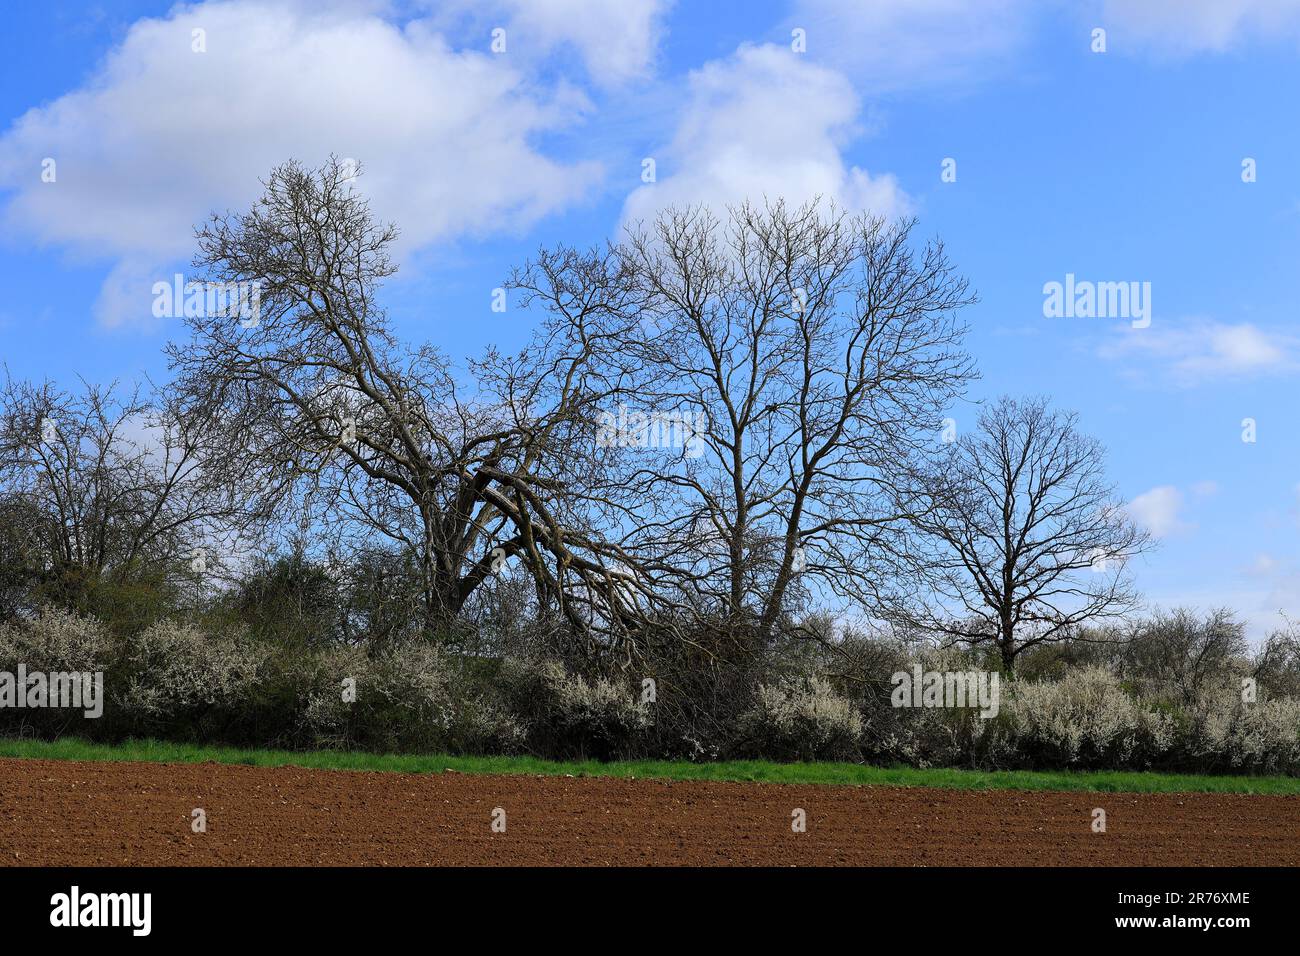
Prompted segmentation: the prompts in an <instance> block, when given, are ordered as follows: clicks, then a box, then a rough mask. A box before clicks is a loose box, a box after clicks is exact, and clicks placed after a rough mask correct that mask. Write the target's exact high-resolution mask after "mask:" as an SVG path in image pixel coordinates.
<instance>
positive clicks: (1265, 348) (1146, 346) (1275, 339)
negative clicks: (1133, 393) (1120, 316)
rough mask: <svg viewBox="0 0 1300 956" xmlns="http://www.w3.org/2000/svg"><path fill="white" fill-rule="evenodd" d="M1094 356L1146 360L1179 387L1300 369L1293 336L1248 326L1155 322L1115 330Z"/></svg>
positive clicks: (1299, 351) (1299, 354)
mask: <svg viewBox="0 0 1300 956" xmlns="http://www.w3.org/2000/svg"><path fill="white" fill-rule="evenodd" d="M1098 354H1099V355H1100V356H1101V357H1102V358H1107V359H1116V360H1122V361H1123V360H1134V359H1145V360H1148V361H1152V362H1154V363H1156V365H1157V367H1158V368H1161V369H1162V370H1163V371H1164V372H1165V374H1167V375H1168V376H1170V377H1171V378H1172V379H1173V380H1174V381H1175V382H1177V383H1178V384H1180V385H1196V384H1199V383H1201V382H1204V381H1206V380H1209V379H1216V378H1233V377H1237V376H1241V375H1252V376H1258V375H1263V374H1269V373H1277V372H1286V371H1292V370H1295V369H1296V368H1298V367H1300V343H1297V340H1296V338H1295V337H1294V336H1291V335H1286V334H1283V333H1280V332H1275V331H1272V330H1269V329H1261V328H1259V327H1258V326H1255V325H1252V324H1250V323H1239V324H1236V325H1232V324H1225V323H1219V322H1189V323H1184V324H1182V325H1169V324H1168V323H1161V322H1159V321H1157V322H1153V323H1152V324H1151V326H1150V327H1148V328H1145V329H1131V328H1126V329H1122V330H1120V331H1119V332H1117V333H1116V336H1115V337H1114V338H1113V339H1112V340H1110V341H1108V342H1107V343H1106V344H1105V345H1103V346H1102V347H1101V348H1100V349H1099V350H1098Z"/></svg>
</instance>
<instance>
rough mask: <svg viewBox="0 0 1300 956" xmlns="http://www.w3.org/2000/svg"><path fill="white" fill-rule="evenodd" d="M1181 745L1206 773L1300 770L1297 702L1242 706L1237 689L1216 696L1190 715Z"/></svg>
mask: <svg viewBox="0 0 1300 956" xmlns="http://www.w3.org/2000/svg"><path fill="white" fill-rule="evenodd" d="M1186 747H1187V751H1188V756H1189V757H1190V758H1191V760H1193V761H1195V762H1196V763H1197V764H1198V765H1200V766H1201V767H1202V768H1203V769H1205V770H1208V771H1217V772H1221V773H1260V774H1273V773H1286V774H1295V773H1297V772H1300V700H1295V699H1294V698H1283V699H1279V700H1260V701H1256V702H1253V703H1244V702H1243V701H1242V699H1241V694H1240V692H1239V691H1238V692H1234V691H1225V692H1221V693H1219V694H1216V695H1214V696H1213V697H1211V698H1210V699H1209V700H1206V701H1204V702H1203V703H1202V704H1201V706H1200V707H1199V708H1198V709H1197V711H1196V712H1195V713H1194V715H1193V718H1192V721H1191V727H1190V729H1189V732H1188V741H1187V744H1186Z"/></svg>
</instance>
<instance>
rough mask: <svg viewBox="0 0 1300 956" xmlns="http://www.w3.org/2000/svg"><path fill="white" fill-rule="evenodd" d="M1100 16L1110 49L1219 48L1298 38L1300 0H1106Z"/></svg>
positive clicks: (1179, 51) (1179, 52)
mask: <svg viewBox="0 0 1300 956" xmlns="http://www.w3.org/2000/svg"><path fill="white" fill-rule="evenodd" d="M1101 21H1102V24H1103V25H1104V26H1105V27H1106V28H1107V31H1108V39H1109V40H1110V42H1111V45H1112V47H1113V48H1115V49H1123V48H1125V47H1131V46H1140V47H1144V48H1149V49H1152V50H1154V51H1156V52H1159V53H1162V54H1167V55H1172V56H1187V55H1191V54H1195V53H1222V52H1225V51H1228V50H1232V49H1236V48H1239V47H1241V46H1243V45H1244V44H1246V43H1248V42H1252V41H1258V40H1275V41H1276V40H1282V41H1286V42H1292V43H1294V42H1297V41H1300V0H1142V2H1134V0H1105V3H1104V4H1103V5H1102V18H1101Z"/></svg>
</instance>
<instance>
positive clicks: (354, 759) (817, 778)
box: [0, 738, 1300, 794]
mask: <svg viewBox="0 0 1300 956" xmlns="http://www.w3.org/2000/svg"><path fill="white" fill-rule="evenodd" d="M0 757H24V758H32V759H44V760H136V761H146V762H150V763H203V762H206V761H215V762H217V763H224V764H244V765H248V766H254V767H283V766H294V767H306V768H309V769H316V770H377V771H391V772H399V773H441V772H443V771H445V770H454V771H456V772H457V773H495V774H541V775H565V774H569V775H572V776H575V777H622V778H628V777H638V778H658V779H667V780H730V781H740V782H752V783H793V784H839V785H848V786H888V787H945V788H949V789H955V790H1081V791H1099V792H1103V793H1251V794H1300V778H1297V777H1221V776H1201V775H1185V774H1165V773H1133V772H1127V771H1125V772H1119V771H1116V772H1105V771H1103V772H1081V771H1070V770H1062V771H1029V770H1016V771H995V772H985V771H979V770H948V769H917V768H915V767H869V766H862V765H859V764H849V763H768V762H765V761H758V760H736V761H727V762H721V763H699V764H696V763H683V762H676V761H668V760H626V761H618V762H615V763H601V762H599V761H595V760H586V761H575V762H571V763H569V762H559V761H553V760H538V759H536V758H534V757H448V756H441V755H436V754H435V755H405V754H373V753H361V752H343V751H307V752H296V751H288V750H240V749H238V748H234V747H206V746H196V745H191V744H176V743H167V742H165V741H158V740H128V741H126V742H125V743H122V744H95V743H89V742H87V741H84V740H78V739H75V738H65V739H62V740H56V741H43V740H5V739H0ZM0 775H3V770H2V769H0Z"/></svg>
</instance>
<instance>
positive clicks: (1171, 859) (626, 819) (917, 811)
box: [0, 758, 1300, 866]
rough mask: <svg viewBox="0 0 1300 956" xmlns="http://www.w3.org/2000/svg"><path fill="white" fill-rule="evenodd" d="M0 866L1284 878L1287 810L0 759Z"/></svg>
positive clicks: (1038, 794)
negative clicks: (1170, 873)
mask: <svg viewBox="0 0 1300 956" xmlns="http://www.w3.org/2000/svg"><path fill="white" fill-rule="evenodd" d="M196 809H197V810H202V811H203V815H202V817H203V820H204V822H205V823H206V832H194V829H195V825H196V817H195V814H194V811H195V810H196ZM1096 809H1101V810H1104V811H1105V827H1106V829H1105V832H1094V820H1095V815H1094V810H1096ZM799 810H802V811H803V819H804V820H805V822H806V829H805V830H804V832H795V830H794V829H793V827H792V823H794V822H796V821H797V820H798V818H799V814H798V813H797V812H796V811H799ZM494 823H495V826H494ZM503 825H504V830H503V829H502V827H503ZM0 863H3V864H7V865H17V866H42V865H71V866H79V865H109V866H112V865H258V866H261V865H268V866H269V865H310V864H317V865H322V864H323V865H331V864H334V865H390V866H394V865H397V866H448V865H452V866H502V865H507V866H508V865H576V866H608V865H623V866H627V865H631V866H636V865H644V864H654V865H763V866H791V865H797V866H811V865H858V866H863V865H865V866H871V865H894V866H899V865H901V866H990V865H1030V866H1033V865H1043V866H1048V865H1070V866H1115V865H1125V866H1142V865H1159V866H1210V865H1215V866H1234V865H1269V866H1277V865H1287V866H1297V865H1300V796H1248V795H1232V794H1207V793H1152V794H1137V793H1095V792H1094V793H1087V792H1078V793H1074V792H1061V791H1020V790H942V789H934V788H919V787H918V788H899V787H850V786H826V785H804V784H767V783H721V782H704V781H667V780H626V779H613V778H597V777H554V776H532V775H526V776H525V775H500V776H494V775H479V774H460V773H451V772H448V773H434V774H408V773H380V772H373V771H345V770H307V769H301V768H297V767H248V766H238V765H228V764H218V763H203V764H158V763H126V762H99V761H93V762H82V761H71V760H30V759H13V758H3V759H0Z"/></svg>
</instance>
